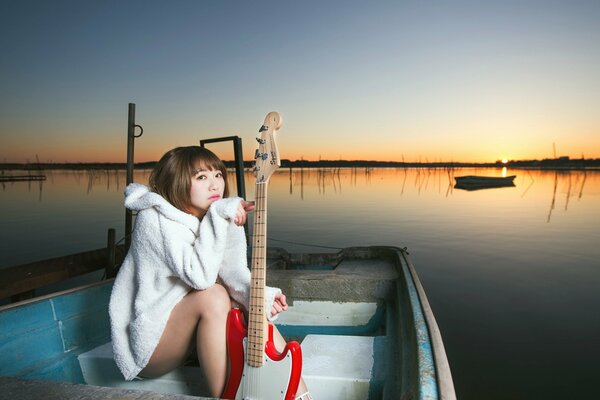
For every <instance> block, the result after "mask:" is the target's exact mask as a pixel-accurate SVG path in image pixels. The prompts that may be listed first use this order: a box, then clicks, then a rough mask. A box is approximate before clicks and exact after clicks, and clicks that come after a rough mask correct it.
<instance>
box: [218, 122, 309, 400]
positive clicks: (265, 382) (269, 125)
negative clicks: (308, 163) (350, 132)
mask: <svg viewBox="0 0 600 400" xmlns="http://www.w3.org/2000/svg"><path fill="white" fill-rule="evenodd" d="M280 127H281V116H280V115H279V113H277V112H270V113H269V114H267V116H266V117H265V121H264V124H263V126H262V127H261V128H260V130H259V132H260V137H259V138H257V139H256V140H257V141H258V144H259V145H258V149H257V150H256V153H255V159H256V170H255V175H256V191H255V210H254V234H253V242H252V258H251V264H252V265H251V267H250V270H251V279H250V305H249V310H248V325H247V326H246V325H245V324H244V315H243V313H242V311H241V310H240V309H233V310H231V312H230V313H229V316H228V318H227V349H228V356H229V365H230V373H229V377H228V381H227V384H226V385H225V390H224V391H223V395H222V397H223V398H225V399H231V400H233V399H236V400H246V399H249V400H250V399H252V400H275V399H285V400H294V398H295V395H296V391H297V390H298V385H299V383H300V376H301V373H302V351H301V349H300V345H299V344H298V342H289V343H287V345H286V347H285V349H284V350H283V352H281V353H280V352H278V351H277V349H276V348H275V343H274V341H273V324H272V323H270V322H269V321H268V320H267V318H266V315H265V311H267V312H270V310H265V309H264V308H265V281H266V254H267V251H266V250H267V184H268V182H269V178H270V177H271V175H272V174H273V173H274V172H275V170H276V169H277V168H279V166H280V165H281V162H280V159H279V154H278V151H277V145H276V143H275V133H276V132H277V130H278V129H279V128H280Z"/></svg>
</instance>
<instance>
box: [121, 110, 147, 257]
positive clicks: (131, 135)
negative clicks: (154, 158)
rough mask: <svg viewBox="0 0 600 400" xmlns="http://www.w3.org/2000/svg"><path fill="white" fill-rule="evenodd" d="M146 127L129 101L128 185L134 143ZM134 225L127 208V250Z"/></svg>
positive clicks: (126, 249)
mask: <svg viewBox="0 0 600 400" xmlns="http://www.w3.org/2000/svg"><path fill="white" fill-rule="evenodd" d="M135 128H140V133H139V134H138V135H136V134H135ZM143 133H144V129H143V128H142V127H141V126H140V125H136V123H135V103H129V115H128V118H127V182H126V186H127V185H129V184H130V183H133V166H134V160H133V155H134V151H133V147H134V146H133V145H134V143H135V138H138V137H140V136H142V134H143ZM132 225H133V213H132V212H131V210H129V209H127V208H126V209H125V252H127V251H129V246H131V231H132Z"/></svg>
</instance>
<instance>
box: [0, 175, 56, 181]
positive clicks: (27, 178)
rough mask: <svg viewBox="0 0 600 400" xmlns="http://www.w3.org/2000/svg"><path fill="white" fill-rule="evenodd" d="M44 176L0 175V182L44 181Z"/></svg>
mask: <svg viewBox="0 0 600 400" xmlns="http://www.w3.org/2000/svg"><path fill="white" fill-rule="evenodd" d="M45 180H46V175H0V182H18V181H45Z"/></svg>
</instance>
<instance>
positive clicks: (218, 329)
mask: <svg viewBox="0 0 600 400" xmlns="http://www.w3.org/2000/svg"><path fill="white" fill-rule="evenodd" d="M226 175H227V174H226V169H225V165H224V164H223V162H222V161H221V160H220V159H219V158H218V157H217V156H216V155H214V154H213V153H212V152H210V151H209V150H207V149H205V148H202V147H198V146H191V147H178V148H175V149H173V150H170V151H169V152H167V153H166V154H165V155H164V156H163V157H162V158H161V159H160V161H159V162H158V164H157V165H156V167H155V168H154V170H153V171H152V174H151V175H150V187H147V186H144V185H140V184H135V183H133V184H130V185H129V186H127V188H126V190H125V206H126V207H127V208H129V209H131V210H134V211H137V213H138V214H137V219H136V223H135V229H134V232H133V236H132V244H131V248H130V249H129V252H128V253H127V256H126V257H125V260H124V261H123V264H122V266H121V268H120V270H119V273H118V276H117V278H116V279H115V283H114V287H113V291H112V294H111V299H110V304H109V313H110V319H111V334H112V341H113V353H114V357H115V361H116V363H117V365H118V367H119V369H120V370H121V372H122V373H123V376H124V377H125V379H127V380H131V379H133V378H135V377H136V376H138V375H140V376H143V377H157V376H160V375H163V374H165V373H166V372H169V371H170V370H172V369H174V368H176V367H178V366H179V365H181V364H182V362H183V361H185V359H186V358H187V357H188V356H189V355H190V354H191V352H192V351H194V349H195V350H196V352H197V356H198V360H199V362H200V365H201V366H202V370H203V371H204V374H205V376H204V378H205V380H206V384H207V385H208V389H209V391H210V393H209V395H210V396H213V397H219V396H220V395H221V393H222V391H223V389H224V386H225V382H226V378H227V345H226V333H225V332H226V321H227V315H228V313H229V310H230V309H231V307H232V305H234V306H236V305H241V306H242V307H243V308H244V309H247V308H248V296H249V284H250V272H249V270H248V268H247V259H246V240H245V234H244V229H243V227H242V226H243V225H244V223H245V222H246V215H247V213H248V212H250V211H252V210H253V209H254V204H253V203H251V202H247V201H244V200H243V199H240V198H227V196H228V188H227V177H226ZM265 297H266V299H265V302H266V304H265V310H270V312H268V315H267V317H268V318H269V319H270V320H273V319H274V318H275V317H276V316H277V314H278V313H280V312H282V311H284V310H285V309H287V302H286V298H285V295H283V294H282V293H281V290H279V289H276V288H270V287H267V290H266V295H265ZM276 336H277V337H276V346H277V347H278V349H279V350H280V351H282V350H283V347H284V346H285V342H284V340H283V338H282V337H281V335H280V334H279V333H278V332H277V333H276ZM305 392H306V386H305V385H304V382H301V384H300V387H299V388H298V393H305ZM305 396H306V395H305ZM303 397H304V396H303ZM305 398H306V397H305Z"/></svg>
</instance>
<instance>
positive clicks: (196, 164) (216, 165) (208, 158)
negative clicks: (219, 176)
mask: <svg viewBox="0 0 600 400" xmlns="http://www.w3.org/2000/svg"><path fill="white" fill-rule="evenodd" d="M198 149H199V150H200V151H198V152H197V153H196V154H195V155H194V157H193V160H192V162H191V163H190V175H191V176H194V175H196V174H197V173H198V172H199V171H215V170H219V171H221V172H223V171H224V170H225V164H224V163H223V161H221V159H220V158H219V157H217V156H216V155H215V154H214V153H212V152H210V151H208V150H206V149H204V148H202V147H199V148H198Z"/></svg>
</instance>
